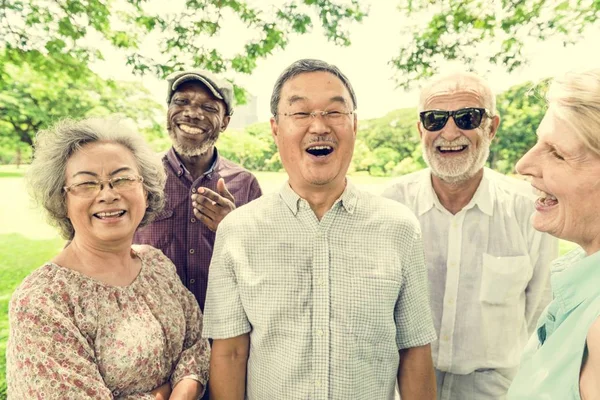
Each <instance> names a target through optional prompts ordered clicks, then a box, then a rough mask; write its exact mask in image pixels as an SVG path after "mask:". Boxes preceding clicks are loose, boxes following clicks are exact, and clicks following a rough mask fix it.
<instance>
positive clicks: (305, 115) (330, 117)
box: [275, 110, 354, 126]
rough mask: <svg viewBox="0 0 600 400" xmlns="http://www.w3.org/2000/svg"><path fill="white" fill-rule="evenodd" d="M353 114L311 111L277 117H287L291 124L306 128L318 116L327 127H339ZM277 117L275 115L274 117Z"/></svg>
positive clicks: (350, 112) (351, 112) (347, 112)
mask: <svg viewBox="0 0 600 400" xmlns="http://www.w3.org/2000/svg"><path fill="white" fill-rule="evenodd" d="M352 114H354V111H338V110H332V111H312V112H303V111H301V112H295V113H282V114H279V115H283V116H284V117H289V118H291V119H292V122H293V123H294V124H295V125H297V126H308V125H310V124H311V123H312V121H313V120H314V119H315V118H317V116H320V117H321V118H323V121H325V123H326V124H328V125H341V124H343V123H344V122H345V121H347V120H348V119H347V117H348V116H349V115H352ZM275 116H277V115H275Z"/></svg>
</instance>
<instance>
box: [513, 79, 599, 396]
mask: <svg viewBox="0 0 600 400" xmlns="http://www.w3.org/2000/svg"><path fill="white" fill-rule="evenodd" d="M548 101H549V107H548V111H547V112H546V115H545V116H544V119H543V120H542V122H541V124H540V126H539V128H538V142H537V144H536V145H535V146H534V147H533V148H532V149H531V150H530V151H529V152H528V153H527V154H525V156H523V158H522V159H521V160H520V161H519V163H518V164H517V171H518V172H519V173H521V174H523V175H529V176H531V178H532V179H531V184H532V185H533V187H534V188H535V190H536V191H537V193H538V194H539V196H540V197H539V199H538V200H537V202H536V204H535V208H536V212H535V214H534V215H533V217H532V223H533V226H534V227H535V228H536V229H537V230H539V231H543V232H548V233H550V234H551V235H553V236H556V237H558V238H561V239H565V240H569V241H572V242H575V243H577V244H579V245H580V246H581V248H579V249H577V250H574V251H572V252H571V253H569V254H567V255H565V256H563V257H562V258H559V259H558V260H556V261H555V263H554V265H553V268H552V271H553V272H552V291H553V295H554V299H553V301H552V302H551V303H550V304H549V306H548V307H547V308H546V310H545V312H544V313H543V314H542V316H541V318H540V320H539V322H538V324H537V329H536V333H534V335H533V336H532V337H531V339H530V341H529V344H528V345H527V348H526V350H525V353H524V354H523V358H522V362H521V366H520V369H519V372H518V374H517V376H516V377H515V379H514V381H513V383H512V386H511V388H510V390H509V393H508V398H509V399H510V400H521V399H523V400H525V399H526V400H536V399H540V400H541V399H560V400H567V399H584V400H588V399H599V398H600V212H599V209H598V201H597V199H598V198H600V69H595V70H591V71H588V72H584V73H571V74H568V75H566V76H565V77H564V78H562V79H559V80H556V81H554V82H553V83H552V85H551V87H550V89H549V92H548Z"/></svg>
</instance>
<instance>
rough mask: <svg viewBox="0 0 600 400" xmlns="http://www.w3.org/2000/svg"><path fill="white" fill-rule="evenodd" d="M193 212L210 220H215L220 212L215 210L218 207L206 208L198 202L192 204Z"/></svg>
mask: <svg viewBox="0 0 600 400" xmlns="http://www.w3.org/2000/svg"><path fill="white" fill-rule="evenodd" d="M192 207H193V210H195V211H198V212H199V213H201V214H203V215H206V216H207V217H208V218H210V219H212V220H214V219H216V217H217V215H218V212H217V210H215V209H214V208H211V207H218V206H205V205H203V204H198V203H197V202H193V203H192Z"/></svg>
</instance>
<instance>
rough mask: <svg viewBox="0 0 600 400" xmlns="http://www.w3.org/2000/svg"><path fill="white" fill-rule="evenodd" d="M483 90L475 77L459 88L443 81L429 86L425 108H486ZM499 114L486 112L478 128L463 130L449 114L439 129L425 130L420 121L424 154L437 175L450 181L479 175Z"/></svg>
mask: <svg viewBox="0 0 600 400" xmlns="http://www.w3.org/2000/svg"><path fill="white" fill-rule="evenodd" d="M481 92H482V90H481V88H480V86H479V84H477V83H476V82H475V81H473V82H470V81H469V80H465V81H464V82H463V84H462V85H461V87H460V88H456V87H448V86H446V85H445V84H444V83H440V84H439V85H437V86H434V87H432V88H431V89H429V94H428V96H427V97H426V98H425V101H424V103H423V106H422V109H423V110H424V111H425V110H444V111H454V110H459V109H462V108H467V107H476V108H486V107H488V106H487V105H486V101H485V99H484V95H483V94H482V93H481ZM499 123H500V118H499V117H498V116H494V117H493V118H489V117H488V116H484V117H483V120H482V122H481V125H480V126H479V127H478V128H475V129H470V130H466V129H465V130H463V129H460V128H458V127H457V126H456V123H455V122H454V119H453V118H452V117H450V118H449V119H448V121H447V122H446V125H445V126H444V127H443V128H442V129H441V130H439V131H433V132H432V131H428V130H426V129H425V128H424V127H423V126H422V124H421V122H419V123H418V125H417V127H418V129H419V135H420V137H421V144H422V146H423V150H424V151H423V158H424V159H425V162H426V163H427V165H429V167H430V168H431V172H432V174H433V175H434V176H437V177H438V178H440V179H441V180H443V181H445V182H448V183H460V182H465V181H468V180H469V179H472V178H473V177H475V176H476V175H477V173H478V172H479V171H481V169H482V168H483V166H484V165H485V162H486V160H487V158H488V156H489V148H490V144H491V141H492V139H493V137H494V136H495V134H496V131H497V129H498V125H499Z"/></svg>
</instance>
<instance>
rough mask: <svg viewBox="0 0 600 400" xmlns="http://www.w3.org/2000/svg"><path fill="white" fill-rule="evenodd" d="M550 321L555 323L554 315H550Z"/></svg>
mask: <svg viewBox="0 0 600 400" xmlns="http://www.w3.org/2000/svg"><path fill="white" fill-rule="evenodd" d="M548 320H550V321H552V322H554V315H552V314H550V313H548Z"/></svg>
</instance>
